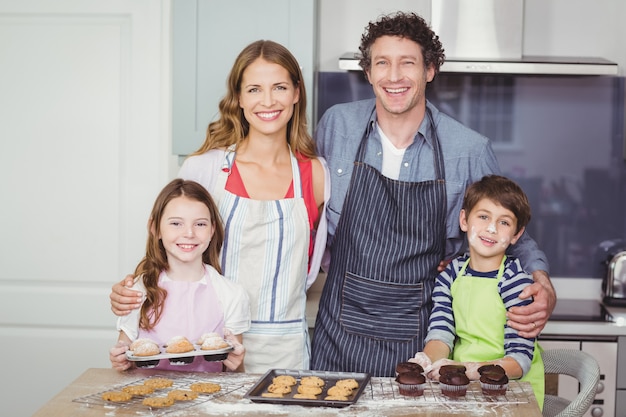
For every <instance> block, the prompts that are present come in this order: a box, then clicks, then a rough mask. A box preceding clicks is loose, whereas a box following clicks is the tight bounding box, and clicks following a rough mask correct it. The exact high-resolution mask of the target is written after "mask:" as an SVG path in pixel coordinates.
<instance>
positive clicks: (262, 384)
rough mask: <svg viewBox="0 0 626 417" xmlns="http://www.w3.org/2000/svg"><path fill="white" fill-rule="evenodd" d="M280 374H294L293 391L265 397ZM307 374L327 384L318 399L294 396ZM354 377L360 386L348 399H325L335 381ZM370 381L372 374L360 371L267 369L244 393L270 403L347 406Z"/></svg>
mask: <svg viewBox="0 0 626 417" xmlns="http://www.w3.org/2000/svg"><path fill="white" fill-rule="evenodd" d="M278 375H291V376H293V377H294V378H295V379H296V381H297V384H296V385H294V387H293V389H292V392H291V393H290V394H285V396H284V397H282V398H270V397H263V396H261V394H263V393H264V392H267V387H269V385H270V384H271V383H272V380H273V379H274V377H276V376H278ZM305 376H317V377H320V378H322V379H323V380H324V382H325V385H324V386H323V387H322V393H321V394H320V395H318V397H319V398H320V399H317V400H307V399H302V398H293V396H294V394H296V393H297V392H298V391H297V387H298V384H299V383H300V379H301V378H302V377H305ZM349 378H353V379H355V380H356V381H357V382H358V383H359V387H358V388H357V389H356V390H354V391H353V393H352V395H350V396H349V397H348V401H335V400H325V399H324V398H325V397H326V391H327V390H328V388H330V387H332V386H333V385H335V383H336V382H337V381H338V380H340V379H349ZM369 381H370V374H367V373H359V372H330V371H299V370H291V369H270V370H269V371H267V372H266V373H265V374H264V375H263V376H262V377H261V378H260V379H259V380H258V381H257V383H256V384H254V385H253V386H252V388H250V389H249V390H248V392H247V393H246V394H245V395H244V398H247V399H249V400H251V401H253V402H257V403H270V404H286V405H304V406H317V407H347V406H349V405H352V404H355V403H356V402H357V400H358V399H359V397H360V396H361V394H362V393H363V390H364V389H365V387H366V386H367V384H368V383H369Z"/></svg>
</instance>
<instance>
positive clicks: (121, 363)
mask: <svg viewBox="0 0 626 417" xmlns="http://www.w3.org/2000/svg"><path fill="white" fill-rule="evenodd" d="M128 347H129V345H128V343H126V342H123V341H119V342H117V343H116V344H115V346H113V347H112V348H111V349H109V359H110V360H111V365H112V366H113V369H117V370H118V371H120V372H121V371H125V370H127V369H128V368H130V367H132V366H133V363H132V362H131V361H129V360H128V358H127V357H126V351H127V350H128Z"/></svg>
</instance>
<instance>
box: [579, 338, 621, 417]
mask: <svg viewBox="0 0 626 417" xmlns="http://www.w3.org/2000/svg"><path fill="white" fill-rule="evenodd" d="M582 350H583V351H584V352H587V353H588V354H590V355H591V356H593V357H594V358H595V360H596V361H597V362H598V366H600V382H599V383H598V390H597V392H596V397H595V401H594V403H593V404H592V405H591V407H590V408H589V410H587V412H586V413H585V414H584V416H585V417H592V416H598V415H602V416H603V417H612V416H614V415H615V392H616V379H617V369H616V368H617V367H616V363H617V343H608V342H583V343H582ZM594 409H595V410H596V411H595V413H594ZM600 409H601V410H602V413H601V414H600V412H599V410H600Z"/></svg>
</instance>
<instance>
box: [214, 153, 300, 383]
mask: <svg viewBox="0 0 626 417" xmlns="http://www.w3.org/2000/svg"><path fill="white" fill-rule="evenodd" d="M290 155H291V168H292V173H293V190H294V198H284V199H281V200H271V201H262V200H253V199H249V198H244V197H240V196H237V195H235V194H232V193H230V192H228V191H226V188H225V187H226V180H227V178H228V175H229V173H230V170H231V168H232V165H233V162H234V159H235V152H234V147H231V148H230V149H229V150H228V151H227V152H226V155H225V158H224V164H223V166H222V170H221V172H220V173H219V174H218V178H217V183H216V186H215V189H214V193H213V197H214V199H215V202H216V204H217V205H218V208H219V211H220V214H221V216H222V220H223V221H224V230H225V238H224V246H223V248H222V259H221V263H222V271H223V274H224V276H225V277H227V278H229V279H231V280H233V281H235V282H238V283H240V284H241V285H242V286H243V287H244V288H245V289H246V291H247V292H248V295H249V297H250V309H251V311H250V313H251V318H252V322H251V327H250V330H249V331H247V332H246V333H244V335H243V345H244V347H245V348H246V356H245V359H244V366H245V370H246V372H252V373H264V372H265V371H267V370H268V369H271V368H285V369H308V367H309V356H310V347H309V337H308V329H307V323H306V313H305V309H306V278H307V271H308V249H309V241H310V229H309V219H308V213H307V209H306V206H305V203H304V199H303V197H302V184H301V180H300V170H299V167H298V161H297V160H296V158H295V156H294V155H293V153H292V152H291V150H290Z"/></svg>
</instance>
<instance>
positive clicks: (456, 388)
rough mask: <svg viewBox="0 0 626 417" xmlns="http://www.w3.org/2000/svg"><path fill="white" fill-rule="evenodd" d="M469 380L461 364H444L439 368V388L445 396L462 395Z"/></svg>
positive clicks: (465, 391)
mask: <svg viewBox="0 0 626 417" xmlns="http://www.w3.org/2000/svg"><path fill="white" fill-rule="evenodd" d="M469 382H470V381H469V378H468V377H467V375H465V367H464V366H462V365H444V366H442V367H441V368H439V388H440V389H441V393H442V394H443V395H445V396H446V397H462V396H464V395H465V394H466V393H467V387H468V386H469Z"/></svg>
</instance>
